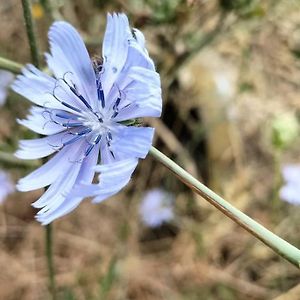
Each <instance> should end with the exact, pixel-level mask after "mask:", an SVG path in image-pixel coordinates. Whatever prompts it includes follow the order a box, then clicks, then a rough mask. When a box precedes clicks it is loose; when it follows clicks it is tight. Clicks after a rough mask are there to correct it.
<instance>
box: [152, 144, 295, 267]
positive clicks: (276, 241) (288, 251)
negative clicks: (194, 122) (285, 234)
mask: <svg viewBox="0 0 300 300" xmlns="http://www.w3.org/2000/svg"><path fill="white" fill-rule="evenodd" d="M150 154H151V155H152V156H153V157H154V158H155V159H156V160H157V161H158V162H160V163H161V164H163V165H164V166H165V167H167V168H168V169H169V170H170V171H172V172H173V173H174V174H175V175H176V176H177V177H178V178H179V180H180V181H182V182H183V183H184V184H185V185H187V186H188V187H189V188H191V189H192V190H193V191H195V192H196V193H197V194H199V195H200V196H201V197H203V198H204V199H205V200H207V201H208V202H209V203H210V204H212V205H213V206H214V207H216V208H217V209H218V210H219V211H221V212H222V213H224V214H225V215H226V216H227V217H229V218H230V219H232V220H233V221H234V222H236V223H237V224H238V225H240V226H241V227H243V228H244V229H246V230H247V231H248V232H249V233H251V234H252V235H253V236H255V237H256V238H258V239H259V240H261V241H262V242H263V243H264V244H265V245H267V246H268V247H269V248H271V249H273V250H274V251H275V252H276V253H277V254H279V255H280V256H281V257H283V258H285V259H286V260H288V261H289V262H290V263H292V264H293V265H294V266H296V267H297V268H300V250H299V249H297V248H296V247H294V246H293V245H291V244H289V243H288V242H287V241H285V240H283V239H282V238H280V237H279V236H277V235H276V234H274V233H272V232H271V231H269V230H268V229H266V228H265V227H264V226H262V225H261V224H259V223H258V222H256V221H254V220H253V219H251V218H250V217H249V216H247V215H246V214H244V213H243V212H241V211H240V210H238V209H237V208H235V207H234V206H233V205H231V204H230V203H228V202H227V201H226V200H224V199H223V198H222V197H220V196H219V195H217V194H216V193H215V192H213V191H212V190H210V189H209V188H208V187H206V186H205V185H204V184H202V183H201V182H199V181H198V180H197V179H196V178H194V177H193V176H192V175H191V174H189V173H188V172H187V171H185V170H184V169H183V168H181V167H180V166H179V165H177V164H176V163H175V162H174V161H172V160H171V159H170V158H168V157H167V156H166V155H164V154H163V153H162V152H160V151H159V150H157V149H156V148H154V147H152V148H151V149H150Z"/></svg>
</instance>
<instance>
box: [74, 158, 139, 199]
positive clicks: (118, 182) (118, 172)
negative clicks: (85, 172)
mask: <svg viewBox="0 0 300 300" xmlns="http://www.w3.org/2000/svg"><path fill="white" fill-rule="evenodd" d="M137 163H138V159H137V158H130V159H125V160H122V161H118V162H114V163H110V164H105V165H97V166H96V167H95V168H94V169H95V171H96V172H99V177H98V180H99V183H98V184H89V185H85V184H83V185H79V186H78V187H76V188H75V189H74V191H73V192H72V195H74V197H76V196H78V197H93V198H94V200H93V202H94V203H98V202H101V201H102V200H104V199H106V198H108V197H111V196H112V195H114V194H116V193H118V192H119V191H120V190H121V189H122V188H123V187H125V186H126V185H127V184H128V182H129V181H130V178H131V176H132V173H133V171H134V170H135V168H136V166H137Z"/></svg>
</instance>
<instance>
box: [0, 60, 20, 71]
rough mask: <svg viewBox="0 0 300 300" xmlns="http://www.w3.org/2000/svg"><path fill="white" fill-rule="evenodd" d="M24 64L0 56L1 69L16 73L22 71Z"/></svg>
mask: <svg viewBox="0 0 300 300" xmlns="http://www.w3.org/2000/svg"><path fill="white" fill-rule="evenodd" d="M22 68H23V66H22V65H21V64H19V63H16V62H14V61H12V60H9V59H6V58H3V57H0V69H2V70H7V71H10V72H12V73H14V74H19V73H21V70H22Z"/></svg>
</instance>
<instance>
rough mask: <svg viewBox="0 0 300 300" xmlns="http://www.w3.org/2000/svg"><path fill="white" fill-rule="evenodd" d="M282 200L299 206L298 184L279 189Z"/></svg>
mask: <svg viewBox="0 0 300 300" xmlns="http://www.w3.org/2000/svg"><path fill="white" fill-rule="evenodd" d="M280 197H281V199H282V200H284V201H286V202H289V203H291V204H296V205H299V204H300V187H299V185H298V183H288V184H286V185H285V186H283V187H282V188H281V189H280Z"/></svg>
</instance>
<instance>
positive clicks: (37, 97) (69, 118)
mask: <svg viewBox="0 0 300 300" xmlns="http://www.w3.org/2000/svg"><path fill="white" fill-rule="evenodd" d="M49 41H50V46H51V54H46V59H47V64H48V67H49V69H50V70H51V71H52V72H53V74H54V76H55V78H53V77H51V76H49V75H47V74H46V73H43V72H41V71H39V70H38V69H36V68H35V67H34V66H32V65H27V67H26V68H25V69H24V70H23V75H20V76H18V77H17V80H16V81H15V82H14V84H13V86H12V88H13V89H14V91H16V92H17V93H19V94H21V95H23V96H24V97H26V98H28V99H29V100H30V101H32V102H33V103H35V104H37V106H34V107H32V108H31V110H30V114H29V116H28V117H27V119H25V120H18V122H19V123H20V124H22V125H24V126H26V127H27V128H29V129H31V130H33V131H35V132H37V133H39V134H43V135H46V137H43V138H39V139H33V140H21V141H20V149H19V150H18V151H17V152H16V156H17V157H19V158H21V159H37V158H42V157H46V156H48V155H51V154H53V153H55V152H58V153H57V154H55V156H53V157H52V158H51V159H50V160H49V161H48V162H47V163H45V164H44V165H43V166H41V167H40V168H38V169H37V170H35V171H34V172H32V173H31V174H29V175H28V176H26V177H25V178H22V179H21V180H20V181H19V183H18V185H17V188H18V189H19V190H20V191H29V190H34V189H38V188H42V187H45V186H48V185H50V187H49V188H48V189H47V191H46V192H45V193H44V194H43V195H42V196H41V197H40V198H39V199H38V200H37V201H36V202H34V203H33V206H34V207H36V208H41V210H40V211H39V212H38V214H37V220H38V221H40V222H42V223H43V224H48V223H50V222H51V221H53V220H54V219H56V218H58V217H60V216H63V215H65V214H67V213H68V212H70V211H72V210H73V209H74V208H75V207H76V206H78V204H79V203H80V202H81V201H82V199H83V198H84V197H87V196H92V197H94V202H100V201H102V200H104V199H105V198H107V197H109V196H111V195H113V194H115V193H117V192H118V191H119V190H121V189H122V188H123V187H124V186H125V185H126V184H127V183H128V181H129V180H130V177H131V175H132V173H133V171H134V169H135V167H136V165H137V163H138V159H139V158H145V156H146V155H147V153H148V151H149V149H150V147H151V143H152V138H153V133H154V129H153V128H149V127H146V128H145V127H134V126H129V124H132V123H133V121H134V120H135V119H136V118H140V117H159V116H160V114H161V106H162V99H161V88H160V77H159V74H158V73H157V72H156V71H155V67H154V64H153V61H152V60H151V58H150V57H149V55H148V52H147V50H146V49H145V39H144V36H143V34H142V33H141V32H140V31H139V30H137V29H133V30H131V28H130V27H129V23H128V19H127V17H126V15H124V14H115V13H114V14H113V15H110V14H108V16H107V27H106V31H105V35H104V41H103V47H102V58H101V59H95V60H93V61H92V60H91V59H90V57H89V55H88V52H87V49H86V47H85V45H84V43H83V41H82V39H81V37H80V35H79V34H78V32H77V31H76V30H75V29H74V28H73V27H72V26H71V25H70V24H68V23H66V22H55V23H54V24H53V25H52V26H51V28H50V31H49ZM98 162H100V165H99V166H96V165H97V163H98ZM95 172H99V173H100V174H99V183H98V184H91V183H92V181H93V178H94V175H95Z"/></svg>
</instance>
